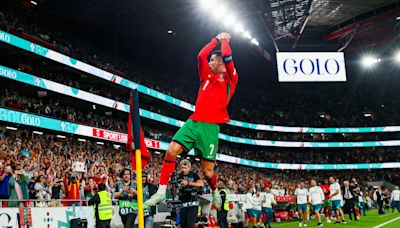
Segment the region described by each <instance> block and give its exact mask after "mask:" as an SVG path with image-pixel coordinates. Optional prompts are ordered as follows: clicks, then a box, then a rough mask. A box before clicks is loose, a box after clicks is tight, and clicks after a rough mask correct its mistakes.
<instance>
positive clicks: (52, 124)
mask: <svg viewBox="0 0 400 228" xmlns="http://www.w3.org/2000/svg"><path fill="white" fill-rule="evenodd" d="M0 121H4V122H10V123H14V124H21V125H25V126H30V127H35V128H43V129H48V130H53V131H56V132H62V133H70V134H74V135H81V136H85V137H90V138H96V139H102V140H107V141H112V142H116V143H124V144H125V143H126V142H127V134H125V133H119V132H114V131H109V130H106V129H101V128H96V127H90V126H86V125H82V124H77V123H72V122H69V121H63V120H58V119H54V118H48V117H43V116H38V115H34V114H30V113H26V112H19V111H15V110H10V109H5V108H0ZM145 142H146V145H147V146H148V147H149V148H152V149H159V150H166V149H167V148H168V143H166V142H160V141H157V140H152V139H145ZM397 143H398V145H400V141H398V142H397ZM193 154H194V153H193V150H192V151H190V152H189V155H193ZM217 160H219V161H223V162H228V163H234V164H240V165H245V166H251V167H256V168H267V169H294V170H299V169H302V170H339V169H389V168H400V162H385V163H356V164H288V163H271V162H260V161H253V160H249V159H243V158H239V157H234V156H229V155H224V154H217Z"/></svg>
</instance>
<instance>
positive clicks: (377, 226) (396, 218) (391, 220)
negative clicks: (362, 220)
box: [374, 217, 400, 228]
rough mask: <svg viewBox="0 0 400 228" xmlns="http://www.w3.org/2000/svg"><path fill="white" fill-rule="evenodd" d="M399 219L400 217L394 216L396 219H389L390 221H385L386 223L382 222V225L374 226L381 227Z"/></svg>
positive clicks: (375, 227)
mask: <svg viewBox="0 0 400 228" xmlns="http://www.w3.org/2000/svg"><path fill="white" fill-rule="evenodd" d="M399 219H400V217H397V218H394V219H392V220H389V221H387V222H385V223H382V224H380V225H377V226H374V228H380V227H382V226H384V225H387V224H389V223H392V222H394V221H396V220H399Z"/></svg>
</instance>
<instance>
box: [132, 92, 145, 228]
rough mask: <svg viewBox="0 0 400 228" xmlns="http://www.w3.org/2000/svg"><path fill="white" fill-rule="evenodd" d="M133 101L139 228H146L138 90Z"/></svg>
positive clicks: (133, 94) (133, 96)
mask: <svg viewBox="0 0 400 228" xmlns="http://www.w3.org/2000/svg"><path fill="white" fill-rule="evenodd" d="M131 95H132V101H133V115H132V119H133V129H132V130H133V137H134V146H135V147H134V148H135V157H136V183H137V199H138V221H139V228H144V207H143V183H142V152H141V150H140V116H139V93H138V90H137V88H136V89H134V90H132V92H131Z"/></svg>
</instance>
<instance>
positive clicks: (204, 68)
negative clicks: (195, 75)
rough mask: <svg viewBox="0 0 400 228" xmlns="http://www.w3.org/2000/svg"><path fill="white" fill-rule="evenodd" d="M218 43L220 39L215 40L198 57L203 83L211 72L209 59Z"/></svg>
mask: <svg viewBox="0 0 400 228" xmlns="http://www.w3.org/2000/svg"><path fill="white" fill-rule="evenodd" d="M218 43H219V41H218V39H217V38H213V39H212V40H211V42H209V43H208V44H206V45H205V46H204V47H203V48H202V49H201V50H200V52H199V54H198V55H197V61H198V63H197V64H198V68H199V77H200V81H203V79H204V77H205V76H206V75H207V74H208V73H209V72H210V69H209V67H208V60H207V57H208V56H209V55H210V54H211V52H212V51H213V50H214V48H215V47H216V46H217V45H218Z"/></svg>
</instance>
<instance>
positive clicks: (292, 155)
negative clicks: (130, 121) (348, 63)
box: [0, 89, 397, 164]
mask: <svg viewBox="0 0 400 228" xmlns="http://www.w3.org/2000/svg"><path fill="white" fill-rule="evenodd" d="M62 102H63V101H62V100H54V99H49V98H34V97H33V96H22V95H21V94H20V93H19V92H16V91H9V90H7V89H0V107H6V108H11V109H14V110H21V111H25V112H29V113H34V114H39V115H43V116H49V117H52V118H58V119H61V120H67V121H71V122H75V123H79V124H86V125H89V126H93V127H99V128H104V129H108V130H114V131H117V132H126V122H124V121H123V120H118V118H115V117H114V118H111V117H108V116H105V115H101V114H98V112H96V111H95V110H93V111H87V112H86V111H84V110H83V109H77V108H75V107H72V106H63V104H62ZM143 130H144V133H145V136H146V137H148V138H151V139H155V140H160V141H163V142H169V141H170V140H171V139H172V137H173V135H174V133H175V131H173V130H172V129H168V127H160V126H159V125H154V124H148V125H146V124H143ZM274 135H277V134H274ZM298 135H301V134H292V138H290V139H294V140H299V139H298ZM272 139H274V138H272ZM317 141H318V140H317ZM321 150H322V151H323V152H321V151H316V149H307V148H303V149H299V150H298V152H293V151H289V150H287V149H284V148H283V149H282V148H267V149H266V148H260V147H248V146H247V147H246V149H245V150H244V149H243V146H242V145H240V144H233V143H228V142H224V141H221V143H220V146H219V153H221V154H226V155H231V156H236V157H241V158H247V159H251V160H256V161H268V162H278V163H320V164H323V163H359V162H362V163H369V162H391V161H393V157H394V156H396V154H397V150H396V148H391V147H387V148H356V149H354V148H344V149H329V148H325V149H321ZM304 156H306V157H308V159H307V160H304Z"/></svg>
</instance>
